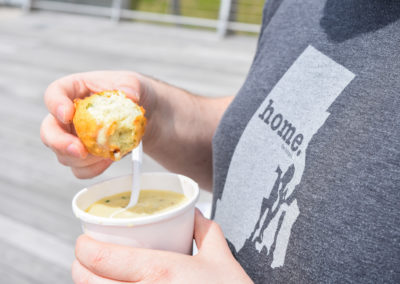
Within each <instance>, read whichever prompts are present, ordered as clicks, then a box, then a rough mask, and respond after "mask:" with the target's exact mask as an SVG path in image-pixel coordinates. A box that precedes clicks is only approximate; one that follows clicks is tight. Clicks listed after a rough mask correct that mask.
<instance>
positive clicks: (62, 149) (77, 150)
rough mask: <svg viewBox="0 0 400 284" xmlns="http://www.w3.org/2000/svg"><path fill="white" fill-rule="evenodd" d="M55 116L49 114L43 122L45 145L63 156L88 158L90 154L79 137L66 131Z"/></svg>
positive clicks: (42, 130) (41, 130)
mask: <svg viewBox="0 0 400 284" xmlns="http://www.w3.org/2000/svg"><path fill="white" fill-rule="evenodd" d="M66 127H67V126H64V125H61V124H60V123H59V122H58V121H57V120H56V119H55V117H54V116H53V115H51V114H48V115H47V116H46V117H45V119H44V120H43V122H42V125H41V128H40V137H41V139H42V141H43V143H44V144H45V145H46V146H48V147H50V148H51V149H52V150H53V151H55V152H56V153H58V154H61V155H67V156H72V157H75V158H86V157H87V155H88V152H87V150H86V148H85V147H84V146H83V144H82V142H81V141H80V140H79V138H78V137H76V136H75V135H72V134H71V133H69V132H68V131H67V130H66Z"/></svg>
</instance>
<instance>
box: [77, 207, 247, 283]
mask: <svg viewBox="0 0 400 284" xmlns="http://www.w3.org/2000/svg"><path fill="white" fill-rule="evenodd" d="M194 238H195V240H196V244H197V247H198V251H199V252H198V254H197V255H195V256H189V255H183V254H179V253H173V252H167V251H158V250H149V249H141V248H131V247H124V246H119V245H114V244H106V243H102V242H98V241H95V240H93V239H91V238H89V237H88V236H85V235H82V236H80V237H79V238H78V240H77V243H76V249H75V254H76V258H77V260H75V262H74V263H73V265H72V278H73V280H74V283H77V284H78V283H79V284H81V283H86V284H93V283H98V284H112V283H194V284H195V283H253V282H252V281H251V279H250V278H249V277H248V276H247V274H246V273H245V271H244V270H243V268H242V267H241V266H240V265H239V263H238V262H237V261H236V260H235V259H234V257H233V255H232V254H231V252H230V250H229V247H228V245H227V243H226V240H225V238H224V235H223V233H222V231H221V229H220V227H219V226H218V225H217V224H216V223H215V222H213V221H211V220H208V219H206V218H204V217H203V216H202V215H201V213H200V211H198V210H197V209H196V215H195V230H194Z"/></svg>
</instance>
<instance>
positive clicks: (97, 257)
mask: <svg viewBox="0 0 400 284" xmlns="http://www.w3.org/2000/svg"><path fill="white" fill-rule="evenodd" d="M109 257H110V250H109V249H107V248H104V247H100V248H99V249H98V250H97V251H96V252H95V253H94V254H93V256H92V257H91V258H90V270H92V271H101V270H102V269H103V268H104V267H105V266H107V263H108V259H109Z"/></svg>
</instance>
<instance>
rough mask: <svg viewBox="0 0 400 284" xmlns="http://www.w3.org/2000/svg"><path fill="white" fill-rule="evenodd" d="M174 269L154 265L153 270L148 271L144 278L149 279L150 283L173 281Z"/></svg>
mask: <svg viewBox="0 0 400 284" xmlns="http://www.w3.org/2000/svg"><path fill="white" fill-rule="evenodd" d="M172 275H173V271H172V269H171V268H170V267H157V268H154V267H152V269H151V271H150V270H149V271H148V275H146V276H144V277H143V278H144V279H149V280H150V283H172V282H173V281H172V279H173V277H172Z"/></svg>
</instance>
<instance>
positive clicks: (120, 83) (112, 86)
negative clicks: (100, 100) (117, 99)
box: [44, 71, 141, 124]
mask: <svg viewBox="0 0 400 284" xmlns="http://www.w3.org/2000/svg"><path fill="white" fill-rule="evenodd" d="M139 77H140V76H139V75H138V74H136V73H133V72H126V71H96V72H87V73H78V74H73V75H69V76H66V77H63V78H61V79H58V80H56V81H54V82H53V83H52V84H50V85H49V87H48V88H47V90H46V92H45V95H44V101H45V104H46V106H47V108H48V109H49V111H50V113H51V114H52V115H53V116H54V117H56V118H57V119H58V120H59V121H60V122H62V123H64V124H66V123H70V122H71V121H72V118H73V116H74V112H75V110H74V104H73V100H74V99H76V98H83V97H86V96H88V95H90V94H92V93H98V92H102V91H106V90H121V91H123V92H125V93H126V94H127V96H128V97H130V98H131V99H132V100H134V101H135V102H137V101H139V94H140V91H141V84H140V80H139Z"/></svg>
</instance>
